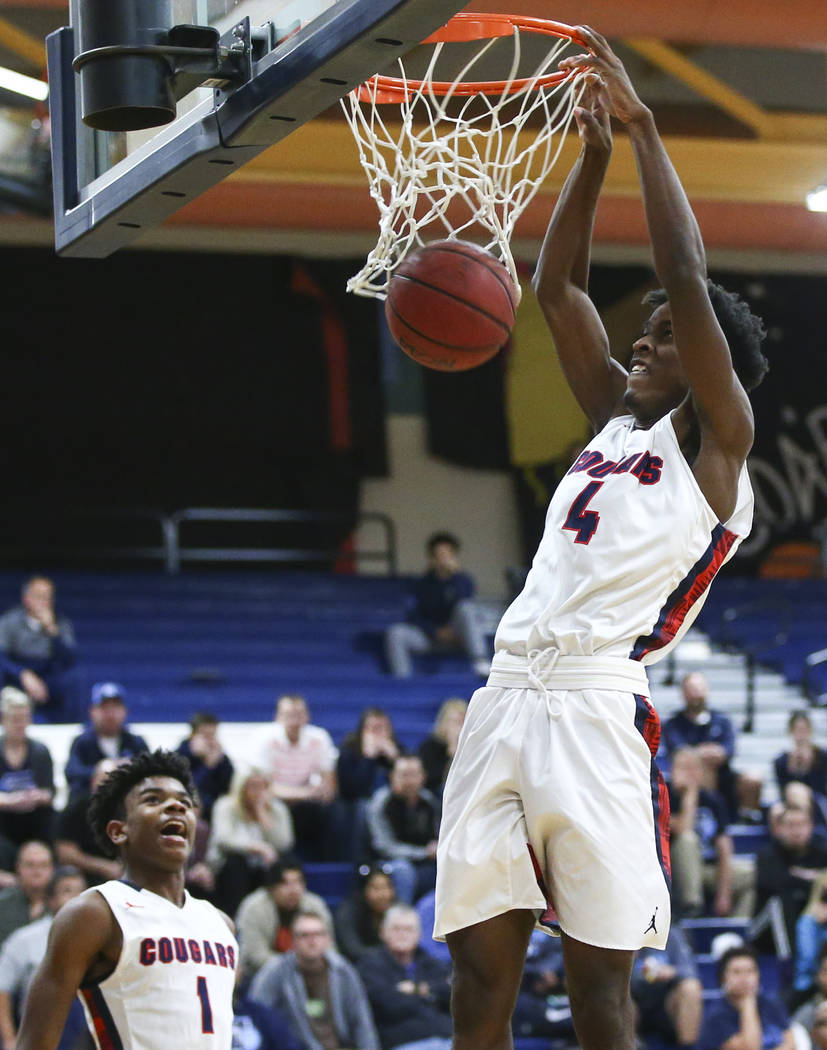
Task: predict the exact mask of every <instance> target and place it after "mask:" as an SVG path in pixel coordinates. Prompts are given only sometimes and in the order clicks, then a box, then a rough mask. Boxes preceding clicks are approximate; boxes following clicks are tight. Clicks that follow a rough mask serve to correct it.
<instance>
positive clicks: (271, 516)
mask: <svg viewBox="0 0 827 1050" xmlns="http://www.w3.org/2000/svg"><path fill="white" fill-rule="evenodd" d="M350 520H351V519H350V517H349V516H348V515H345V514H340V513H336V512H335V511H305V510H266V509H256V508H245V507H233V508H222V507H188V508H186V509H185V510H179V511H176V512H175V513H174V514H172V515H170V517H169V519H168V522H169V532H168V540H167V553H166V570H167V572H168V573H172V574H175V573H177V572H180V570H181V565H182V563H183V562H187V561H189V562H193V561H200V562H222V561H237V562H308V561H309V562H320V563H323V564H324V563H327V564H335V563H337V562H342V561H348V560H350V561H353V562H354V563H355V562H357V561H383V562H384V563H385V567H386V570H387V572H388V574H389V575H394V574H395V573H396V569H397V561H396V530H395V529H394V525H393V522H392V521H391V519H390V518H389V517H388V516H387V515H386V514H379V513H377V512H373V511H366V512H364V513H361V514H357V515H356V527H357V528H358V527H359V526H361V525H365V524H368V523H369V522H373V523H375V524H378V525H379V526H380V527H381V530H382V533H383V538H384V544H383V546H382V547H380V548H377V549H367V550H362V551H355V550H354V551H353V552H349V551H343V550H342V548H341V547H335V548H332V547H295V546H285V547H193V546H187V544H185V543H184V542H183V541H182V532H183V528H182V527H183V526H184V525H185V524H186V523H188V522H215V523H220V524H225V525H226V524H239V523H250V522H254V523H279V524H285V523H287V524H294V525H302V524H307V525H309V524H317V525H337V524H340V525H344V526H347V525H348V523H349V522H350Z"/></svg>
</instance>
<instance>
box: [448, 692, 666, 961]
mask: <svg viewBox="0 0 827 1050" xmlns="http://www.w3.org/2000/svg"><path fill="white" fill-rule="evenodd" d="M492 677H494V676H492ZM659 736H660V721H659V719H658V716H657V714H656V713H655V711H654V710H653V708H652V707H651V706H650V705H649V703H648V701H647V700H646V699H645V698H644V697H643V696H641V695H637V694H635V693H632V692H621V691H617V690H606V689H568V688H567V689H552V688H547V689H543V690H542V691H541V690H538V689H534V688H501V687H499V688H498V687H492V686H491V685H488V686H486V687H484V688H482V689H478V690H477V691H476V692H475V693H474V695H473V697H472V698H471V702H470V704H469V707H468V713H467V715H466V719H465V724H464V726H463V729H462V734H461V736H460V741H459V744H458V747H457V753H456V756H455V758H454V760H453V762H452V764H451V769H450V772H449V775H448V780H447V782H446V785H445V794H444V800H443V813H442V826H441V829H440V835H439V851H438V855H437V884H436V912H435V920H434V938H435V939H437V940H444V939H445V935H446V934H448V933H451V932H452V931H454V930H459V929H463V928H464V927H466V926H471V925H473V924H474V923H478V922H482V921H484V920H485V919H490V918H492V917H493V916H495V915H500V914H502V913H503V912H506V911H510V910H512V909H517V908H519V909H528V910H533V911H534V912H535V913H536V915H537V918H538V920H539V919H540V918H544V913H546V910H547V908H548V907H549V906H551V907H552V908H553V910H554V911H555V912H556V916H557V920H558V922H559V926H560V928H561V929H562V931H563V932H564V933H565V934H567V935H569V936H571V937H574V938H576V939H577V940H579V941H583V942H585V943H586V944H592V945H596V946H598V947H602V948H616V949H626V950H635V949H638V948H642V947H651V948H663V947H664V946H665V944H666V937H667V934H668V932H669V922H670V912H671V909H670V902H669V853H668V829H669V799H668V795H667V792H666V787H665V785H664V782H663V780H662V778H661V777H660V774H659V772H658V770H657V767H656V765H655V763H654V757H653V756H654V754H655V752H656V750H657V746H658V739H659ZM538 925H539V922H538ZM540 928H541V929H542V928H543V926H540ZM547 932H549V931H547Z"/></svg>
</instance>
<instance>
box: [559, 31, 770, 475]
mask: <svg viewBox="0 0 827 1050" xmlns="http://www.w3.org/2000/svg"><path fill="white" fill-rule="evenodd" d="M579 32H580V33H581V35H582V37H583V39H584V40H586V42H587V44H588V46H589V48H590V50H591V51H592V55H591V57H588V56H579V58H578V59H570V60H567V61H571V62H575V61H576V62H577V63H578V64H581V65H587V66H589V67H591V68H592V69H594V70H595V71H596V72H598V73H599V74H600V75H601V77H602V78H603V80H604V82H605V85H606V94H607V96H608V104H609V106H610V108H611V111H612V112H613V113H614V114H615V115H616V116H617V118H618V120H620V121H621V122H622V123H623V124H624V126H625V127H626V129H627V131H628V132H629V138H630V141H631V145H632V151H633V153H634V156H635V163H636V165H637V170H638V177H639V180H640V186H641V191H642V195H643V206H644V211H645V213H646V223H647V227H648V229H649V238H650V241H651V244H652V252H653V257H654V264H655V272H656V274H657V276H658V280H659V281H660V283H661V284H662V286H663V288H664V290H665V292H666V295H667V297H668V299H669V305H670V307H671V311H672V327H673V335H674V340H675V346H676V348H677V349H678V352H679V354H680V360H681V366H682V368H683V370H684V372H685V374H686V377H687V380H688V381H689V386H690V388H691V390H692V397H693V401H694V404H695V409H696V412H697V414H698V419H699V423H700V427H701V437H702V442H703V441H707V440H709V439H711V441H712V442H713V443H714V445H715V447H716V449H717V450H718V451H719V452H720V453H722V454H723V456H724V457H731V458H732V460H733V464H734V465H736V466H737V469H740V466H741V464H742V463H743V461H744V459H745V458H746V455H747V452H748V451H749V449H750V447H751V445H752V439H753V417H752V410H751V408H750V404H749V399H748V398H747V395H746V392H745V391H744V389H743V387H742V386H741V383H740V382H739V380H738V378H737V376H736V375H735V372H734V371H733V368H732V359H731V357H730V353H729V347H728V345H727V341H726V339H725V337H724V334H723V332H722V331H721V328H720V326H719V324H718V321H717V318H716V317H715V313H714V311H713V309H712V303H711V302H710V299H709V293H708V291H707V283H706V282H707V273H706V253H705V251H704V246H703V241H702V240H701V234H700V230H699V228H698V223H697V221H696V219H695V216H694V214H693V212H692V208H691V207H690V204H689V201H688V200H687V197H686V194H685V192H684V190H683V186H682V185H681V183H680V180H679V178H678V175H677V172H676V171H675V168H674V166H673V164H672V162H671V160H670V159H669V155H668V154H667V152H666V149H665V147H664V145H663V142H662V141H661V138H660V135H659V134H658V131H657V128H656V127H655V121H654V118H653V116H652V113H651V111H650V110H649V109H648V108H647V107H646V106H644V105H643V103H642V102H641V100H640V99H639V98H638V95H637V93H636V92H635V89H634V88H633V86H632V84H631V81H630V80H629V77H628V74H627V73H626V70H625V69H624V67H623V64H622V63H621V61H620V59H619V58H618V57H617V56H616V55H615V54H614V52H613V51H612V50H611V48H610V47H609V45H608V44H607V42H606V41H605V40H604V38H603V37H602V36H600V34H599V33H595V32H594V31H593V30H590V29H588V28H586V27H580V29H579ZM716 466H717V468H718V469H721V468H722V467H724V466H725V465H724V464H722V463H718V464H717V465H716ZM735 476H736V478H737V471H736V475H735ZM702 487H703V486H702ZM733 491H734V488H733Z"/></svg>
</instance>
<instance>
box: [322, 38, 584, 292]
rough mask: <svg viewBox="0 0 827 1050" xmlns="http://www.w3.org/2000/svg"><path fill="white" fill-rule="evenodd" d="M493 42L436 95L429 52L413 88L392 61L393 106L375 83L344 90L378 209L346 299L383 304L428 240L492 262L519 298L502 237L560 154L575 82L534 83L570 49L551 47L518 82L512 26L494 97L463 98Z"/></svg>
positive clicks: (560, 43)
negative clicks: (399, 270)
mask: <svg viewBox="0 0 827 1050" xmlns="http://www.w3.org/2000/svg"><path fill="white" fill-rule="evenodd" d="M494 43H495V40H493V39H491V40H486V41H485V42H484V44H483V45H482V47H480V48H479V50H478V51H477V52H476V54H475V55H474V56H473V57H472V58H471V59H470V61H468V62H467V63H466V65H465V66H464V68H463V69H462V71H461V72H460V74H459V75H458V76H457V77H456V78H455V82H454V83H453V84H451V85H450V86H449V87H448V88H447V91H446V93H445V94H444V95H443V94H437V93H436V92H435V90H434V87H433V84H434V77H435V70H436V69H437V62H438V59H439V57H440V54H441V52H442V49H443V47H444V46H445V45H444V44H443V43H436V44H434V45H433V48H434V52H433V55H432V57H431V59H430V62H429V64H428V67H427V71H426V73H425V75H424V76H423V77H421V78H420V80H421V83H420V82H419V81H417V83H416V85H410V86H409V84H410V81H409V78H408V76H407V74H406V72H405V65H404V60H403V59H400V60H399V69H400V78H399V79H400V83H401V85H402V90H401V92H400V96H401V99H402V100H401V101H399V102H398V103H397V105H391V104H386V103H385V102H384V100H383V98H382V92H381V90H380V88H379V86H378V83H377V81H376V79H375V78H374V80H372V81H368V83H367V84H366V85H365V87H364V88H363V89H362V93H361V95H362V97H360V92H359V91H352V92H351V93H350V94H349V95H348V96H346V97H345V98H343V99H342V107H343V109H344V112H345V116H346V117H347V120H348V123H349V125H350V127H351V130H352V131H353V135H354V137H355V139H356V143H357V146H358V149H359V158H360V161H361V163H362V167H363V168H364V170H365V172H366V174H367V177H368V182H369V185H370V193H371V196H372V197H373V199H374V200H375V201H376V204H377V206H378V208H379V239H378V241H377V244H376V247H375V248H374V249H373V250H372V251H371V252H370V254H369V255H368V257H367V260H366V261H365V265H364V266H363V267H362V269H361V270H360V271H359V273H357V274H356V275H355V276H354V277H352V278H351V279H350V280H349V281H348V283H347V289H348V291H350V292H354V293H355V294H357V295H366V296H375V297H376V298H379V299H384V298H385V294H386V289H387V284H388V281H389V279H390V277H391V275H392V274H393V271H394V269H395V268H396V267H397V266H398V265H399V263H400V262H401V261H402V259H404V258H405V256H406V255H407V254H408V253H409V252H410V251H412V250H415V249H416V248H418V247H421V246H422V245H424V244H425V243H427V242H428V241H432V240H436V239H440V238H445V237H449V238H450V237H456V238H460V237H461V238H464V239H466V240H473V241H475V242H476V243H478V244H479V245H480V246H481V247H484V248H485V249H486V250H488V251H490V252H491V253H492V254H493V255H494V256H496V257H497V258H498V259H500V261H501V262H503V263H504V264H505V266H506V267H507V268H508V271H509V273H510V274H511V277H512V279H513V281H514V284H515V287H516V288H517V292H518V294H519V288H520V285H519V281H518V280H517V270H516V267H515V264H514V259H513V256H512V253H511V248H510V241H511V235H512V232H513V229H514V225H515V223H516V222H517V219H518V218H519V217H520V215H521V214H522V212H523V211H524V210H525V208H526V205H527V204H528V203H529V201H530V200H531V198H532V197H533V196H534V194H535V193H536V191H537V189H538V188H539V186H540V184H541V183H542V182H543V180H544V179H545V178H546V176H547V175H548V174H549V172H550V171H551V169H552V168H553V167H554V164H555V162H556V161H557V158H558V156H559V155H560V151H561V149H562V146H563V142H564V140H565V134H566V131H567V130H568V127H569V125H570V124H571V122H572V119H573V114H574V108H575V106H576V105H577V103H578V100H579V98H580V95H581V94H582V87H583V79H582V76H576V77H572V78H569V79H568V80H565V81H563V82H561V83H557V84H553V85H551V86H545V85H544V84H543V78H547V77H548V75H549V71H550V70H552V69H556V63H557V60H558V57H559V56H560V53H561V51H562V50H563V49H564V48H565V47H566V46H567V45H568V44H569V43H570V41H569V40H567V39H558V40H556V42H555V43H554V45H553V46H552V48H551V50H550V51H549V52H548V53H547V54H546V55H545V57H544V59H543V61H542V62H541V64H540V65H539V67H538V68H536V69H535V71H534V72H533V73H532V75H530V76H529V77H521V78H520V79H519V81H518V79H517V73H518V70H519V67H520V58H521V46H520V29H519V27H517V26H515V27H514V32H513V47H514V54H513V62H512V66H511V70H510V72H509V76H508V78H507V79H506V80H505V81H504V82H502V83H499V84H498V85H497V88H498V90H497V93H496V96H492V95H489V94H483V93H479V94H478V93H474V94H472V95H469V96H467V97H465V98H464V99H463V97H462V96H461V94H460V89H461V85H462V84H463V83H468V81H469V80H470V76H469V74H470V73H471V71H472V69H473V68H474V67H475V66H477V64H478V63H479V62H480V61H481V60H482V59H483V57H484V56H485V54H486V53H487V52H488V50H489V48H490V47H491V46H492V45H493V44H494ZM443 86H444V85H443ZM394 111H395V112H394ZM386 113H387V114H389V116H393V115H395V114H398V116H399V123H396V122H395V121H394V122H393V123H391V121H390V119H388V120H386V119H384V114H386Z"/></svg>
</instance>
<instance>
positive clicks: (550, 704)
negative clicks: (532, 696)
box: [527, 649, 563, 719]
mask: <svg viewBox="0 0 827 1050" xmlns="http://www.w3.org/2000/svg"><path fill="white" fill-rule="evenodd" d="M559 656H560V650H559V649H531V650H529V653H528V672H527V675H528V684H529V686H530V688H532V689H536V690H537V692H538V693H542V694H543V699H544V700H545V702H546V707H547V708H548V713H549V717H550V718H554V719H558V718H560V717H561V715H562V714H563V705H562V704H561V703H560V701H559V699H558V698H557V697H555V696H553V695H552V694H551V693H550V692H549V690H548V687H547V685H546V683H545V677H546V675H548V674H550V673H551V672H552V671H553V670H554V665H555V664H556V663H557V658H558V657H559Z"/></svg>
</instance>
